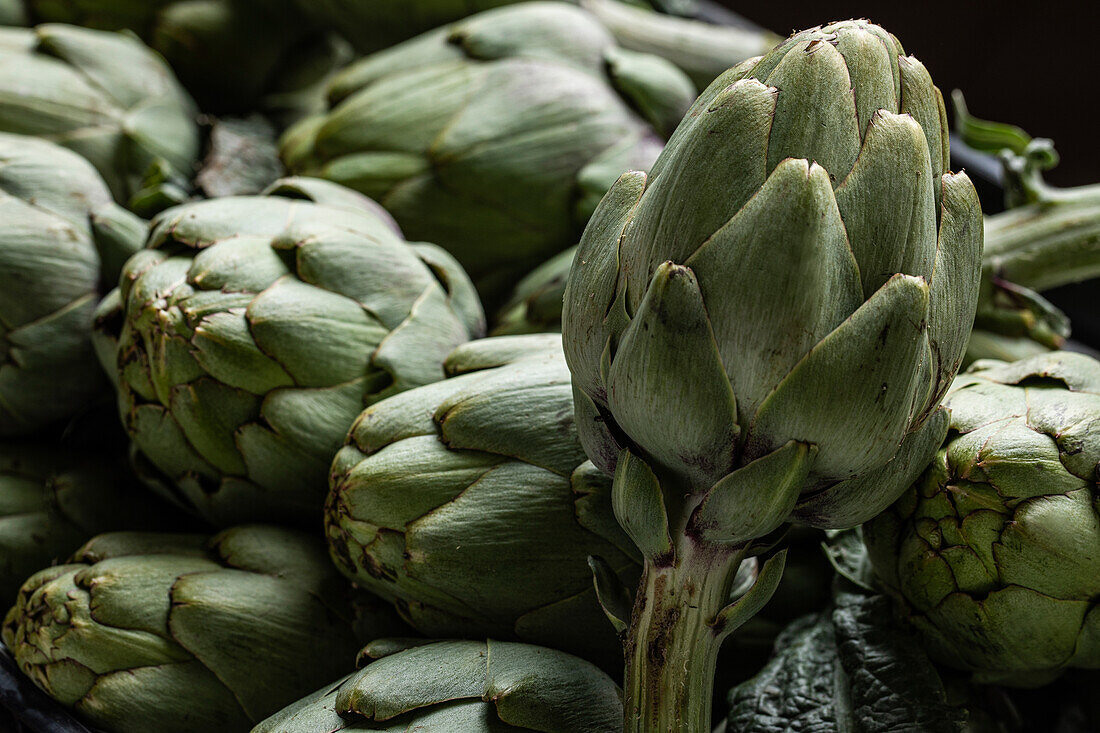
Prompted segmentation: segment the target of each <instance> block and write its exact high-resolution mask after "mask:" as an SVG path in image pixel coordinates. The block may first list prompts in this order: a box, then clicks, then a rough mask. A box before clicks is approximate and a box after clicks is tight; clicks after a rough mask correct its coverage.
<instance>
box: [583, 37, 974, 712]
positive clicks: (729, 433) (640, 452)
mask: <svg viewBox="0 0 1100 733" xmlns="http://www.w3.org/2000/svg"><path fill="white" fill-rule="evenodd" d="M948 153H949V151H948V131H947V127H946V113H945V111H944V106H943V99H942V97H941V95H940V93H939V91H938V90H937V89H936V88H935V87H934V86H933V84H932V81H931V79H930V78H929V76H928V72H927V71H926V70H925V68H924V66H923V65H922V64H920V62H918V61H916V60H915V59H914V58H912V57H908V56H905V55H904V52H903V50H902V48H901V46H900V44H899V43H898V41H897V40H896V39H895V38H894V37H893V36H891V35H890V34H889V33H887V32H886V31H884V30H883V29H881V28H879V27H878V26H874V25H871V24H870V23H867V22H865V21H848V22H843V23H837V24H835V25H830V26H825V27H822V28H816V29H812V30H809V31H805V32H802V33H799V34H796V35H794V36H792V38H791V39H789V40H788V41H786V42H785V43H783V44H781V45H779V46H777V47H776V49H775V50H773V51H771V52H770V53H768V54H766V55H765V56H764V57H763V58H761V59H759V60H753V61H750V62H746V63H744V64H742V65H740V66H739V67H736V68H734V69H731V70H730V71H728V72H727V73H725V74H724V75H722V76H721V77H719V79H718V80H716V81H715V83H714V84H712V85H711V87H710V88H709V89H708V90H707V92H705V93H704V94H703V95H702V97H700V99H699V101H698V102H697V103H696V104H695V105H694V107H693V108H692V110H691V111H690V112H689V114H688V116H687V117H686V118H685V120H684V122H683V124H682V125H681V126H680V128H679V129H678V130H677V131H676V133H675V135H673V137H672V139H671V140H670V141H669V143H668V146H667V147H666V148H665V150H664V152H663V153H662V154H661V157H660V158H659V159H658V161H657V163H656V164H655V165H654V166H653V170H652V174H651V175H650V176H648V177H647V176H646V174H644V173H636V172H631V173H627V174H625V175H623V176H622V177H621V178H620V179H619V181H618V182H617V183H616V184H615V186H614V187H613V188H612V189H611V191H610V192H609V193H608V195H607V196H606V197H605V198H604V200H603V202H602V203H601V204H600V207H599V208H598V209H597V211H596V213H595V214H594V216H593V218H592V221H591V222H590V223H589V225H588V229H587V230H586V231H585V234H584V238H583V239H582V241H581V245H580V249H579V250H578V253H577V256H576V258H575V260H574V265H573V270H572V272H571V274H570V280H569V284H568V286H567V288H566V294H565V309H564V312H563V321H562V326H563V333H564V343H565V352H566V357H567V359H568V362H569V366H570V369H571V371H572V373H573V384H574V389H575V403H576V408H577V427H578V431H579V433H580V436H581V441H582V443H583V444H584V446H585V449H586V452H587V454H588V456H589V458H591V459H592V460H593V462H594V463H596V465H598V466H600V467H601V468H603V469H604V470H605V471H608V472H610V471H615V470H617V473H616V477H615V488H614V491H613V500H614V505H615V511H616V515H617V517H618V519H619V521H620V523H621V524H622V525H623V526H624V528H626V529H627V531H628V533H629V534H630V535H631V537H632V538H633V539H634V541H635V543H636V544H637V545H638V546H639V548H641V550H642V552H643V554H644V555H645V557H646V572H645V576H644V577H643V580H642V584H641V586H640V589H641V591H640V593H642V594H643V595H644V600H639V601H638V602H637V605H636V606H635V608H634V611H633V614H632V616H631V618H632V623H633V626H632V630H631V634H632V636H631V639H630V640H629V642H628V648H627V655H628V673H627V682H626V686H625V691H626V700H627V705H626V707H627V715H628V719H629V721H630V724H629V726H628V730H637V731H642V730H665V729H674V730H680V729H683V730H687V731H701V730H709V725H710V719H709V714H710V695H711V691H710V684H711V682H712V679H711V676H712V675H713V664H714V661H713V660H714V654H715V653H716V649H717V646H718V645H719V644H720V643H721V640H722V639H723V638H724V636H725V635H728V634H729V633H730V632H731V631H732V630H733V628H735V627H736V626H737V625H738V624H739V623H741V622H743V621H744V620H745V618H746V617H748V616H751V615H753V614H754V613H755V611H756V610H758V604H759V603H760V601H761V600H762V599H766V597H767V595H768V593H769V592H770V591H769V589H768V586H767V585H765V586H762V587H761V590H760V594H759V595H756V596H752V597H750V598H749V599H748V600H746V601H745V603H744V604H742V605H740V606H738V605H736V604H735V605H734V606H728V605H727V604H728V603H729V599H730V593H729V591H730V587H731V584H732V582H733V578H734V572H735V570H736V568H737V566H738V564H739V563H740V562H741V559H742V558H743V557H744V556H745V554H746V553H749V552H752V551H753V548H752V543H753V542H754V541H755V540H757V539H758V538H765V537H766V536H767V535H768V534H769V533H771V532H773V531H774V530H776V529H778V528H780V527H781V525H782V524H783V523H785V522H790V521H794V522H796V523H801V524H808V525H811V526H816V527H822V528H842V527H846V526H852V525H855V524H858V523H860V522H862V521H865V520H867V519H869V518H871V517H872V516H874V515H875V514H877V513H878V512H879V511H881V510H882V509H884V508H886V507H887V506H889V505H890V503H892V502H893V501H894V499H896V498H897V496H898V495H899V494H900V493H901V492H902V491H904V489H905V488H906V487H907V486H908V484H909V483H910V482H911V481H912V480H913V478H915V476H916V475H917V474H918V473H919V471H920V470H921V468H923V466H924V465H925V464H926V462H927V459H928V458H929V457H930V456H931V455H932V453H933V452H934V451H935V449H936V446H938V445H939V443H940V441H941V440H942V438H943V436H944V434H945V432H946V430H947V415H946V412H945V411H944V410H942V409H939V403H940V400H941V399H942V396H943V394H944V393H945V392H946V391H947V388H948V386H949V385H950V383H951V380H952V379H953V378H954V376H955V373H956V371H957V370H958V368H959V365H960V363H961V361H962V357H963V352H964V350H965V348H966V343H967V340H968V337H969V335H970V330H971V324H972V322H973V317H974V310H975V306H976V302H977V296H978V286H979V279H980V261H981V260H980V258H981V250H982V220H981V210H980V207H979V202H978V198H977V194H976V192H975V191H974V187H973V185H972V184H971V182H970V180H969V179H968V178H967V177H966V176H965V175H964V174H958V175H955V174H952V173H950V172H948V170H947V167H948V161H949V154H948ZM762 544H763V545H764V546H765V547H766V546H767V545H768V544H770V542H769V541H767V540H765V541H763V542H762ZM777 562H780V561H779V559H778V558H777ZM776 574H777V573H776V572H775V571H774V570H772V571H769V570H768V568H767V567H765V569H764V570H763V571H762V577H764V578H766V579H767V582H768V584H774V583H775V578H776ZM669 619H673V620H672V621H670V620H669ZM627 620H628V619H623V621H624V622H626V621H627ZM654 645H656V647H657V648H660V649H661V652H660V653H657V652H655V651H654V649H655V646H654ZM700 665H702V668H705V667H708V666H709V668H710V669H709V671H708V672H701V671H699V670H700V668H701V667H700ZM667 690H676V691H677V692H678V694H676V695H669V694H667ZM662 691H665V692H662Z"/></svg>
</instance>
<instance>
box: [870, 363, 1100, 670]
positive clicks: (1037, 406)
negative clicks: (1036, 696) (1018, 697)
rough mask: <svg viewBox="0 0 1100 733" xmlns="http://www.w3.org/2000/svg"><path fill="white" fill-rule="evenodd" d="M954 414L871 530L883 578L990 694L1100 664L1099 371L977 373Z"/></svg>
mask: <svg viewBox="0 0 1100 733" xmlns="http://www.w3.org/2000/svg"><path fill="white" fill-rule="evenodd" d="M944 404H945V406H946V407H948V408H950V410H951V417H950V428H951V431H950V433H949V434H948V435H947V437H946V439H945V440H944V442H943V445H942V448H941V449H940V450H939V452H938V453H937V454H936V457H935V459H934V460H933V461H932V463H931V464H930V465H929V466H928V467H927V469H926V470H925V471H924V472H923V473H922V474H920V476H919V477H918V478H917V479H916V480H915V481H914V482H913V483H912V485H911V487H910V488H909V489H908V490H907V491H906V492H905V494H903V495H902V497H901V498H900V499H899V500H898V501H897V502H896V503H895V504H894V505H893V506H892V507H891V508H890V509H889V510H888V511H886V512H884V513H883V514H882V515H880V516H878V517H876V518H875V519H874V520H872V521H871V522H869V523H867V524H866V525H864V539H865V542H866V544H867V547H868V550H869V553H870V557H871V561H872V564H873V566H874V569H875V573H876V575H877V576H878V578H879V579H880V581H881V582H882V584H883V585H884V586H885V587H886V589H887V590H888V591H889V592H890V593H891V594H892V595H893V596H894V597H895V598H896V600H897V601H898V603H899V605H900V607H901V609H902V610H903V611H904V613H905V615H906V617H907V618H908V619H909V620H910V621H911V622H912V624H913V625H914V626H915V627H916V629H917V631H918V632H919V634H920V637H921V639H922V641H923V643H924V645H925V647H926V648H927V650H928V651H929V653H930V654H931V655H932V656H933V658H934V659H936V660H937V661H938V662H941V663H943V664H946V665H949V666H952V667H955V668H958V669H962V670H966V671H969V672H971V673H973V675H974V677H975V678H976V680H978V681H980V682H985V683H998V684H1007V685H1018V686H1035V685H1040V684H1045V683H1047V682H1049V681H1050V680H1051V679H1053V678H1054V677H1057V676H1058V675H1059V674H1060V673H1061V672H1062V671H1063V670H1065V669H1066V668H1069V667H1085V668H1094V667H1097V666H1100V642H1098V640H1100V615H1098V613H1097V610H1096V604H1095V599H1096V597H1097V594H1098V593H1100V588H1098V587H1097V583H1098V580H1097V579H1098V578H1100V565H1098V562H1100V561H1098V559H1097V558H1100V517H1098V514H1097V507H1098V496H1100V494H1098V488H1097V480H1098V477H1100V437H1098V436H1100V418H1098V415H1100V363H1098V362H1097V361H1095V360H1094V359H1092V358H1090V357H1087V356H1084V355H1081V354H1071V353H1067V352H1050V353H1046V354H1042V355H1039V356H1035V357H1031V358H1028V359H1024V360H1022V361H1018V362H1015V363H1005V362H997V361H992V360H987V361H982V362H978V363H976V364H975V365H974V366H973V367H972V368H971V370H970V371H969V372H967V373H966V374H964V375H961V376H960V377H959V378H958V379H957V380H956V381H955V384H954V385H953V387H952V389H951V392H950V393H949V395H948V398H947V401H946V402H945V403H944Z"/></svg>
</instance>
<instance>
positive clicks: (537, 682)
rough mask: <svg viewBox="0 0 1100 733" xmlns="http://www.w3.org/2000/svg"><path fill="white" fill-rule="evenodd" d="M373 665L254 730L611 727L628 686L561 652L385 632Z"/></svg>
mask: <svg viewBox="0 0 1100 733" xmlns="http://www.w3.org/2000/svg"><path fill="white" fill-rule="evenodd" d="M361 659H362V660H363V661H365V666H363V667H362V669H360V670H359V671H358V672H355V673H353V674H351V675H349V676H347V677H345V678H344V679H342V680H338V681H337V682H334V683H332V684H330V685H328V686H326V687H324V688H322V689H320V690H318V691H317V692H316V693H314V694H313V695H310V696H309V697H306V698H304V699H303V700H300V701H298V702H296V703H294V704H292V705H290V706H289V707H287V708H285V709H284V710H282V711H280V712H278V713H277V714H275V715H273V716H272V717H270V718H268V719H267V720H265V721H263V722H262V723H261V724H260V725H258V726H256V728H255V729H254V730H253V733H323V732H324V731H335V730H343V729H345V728H347V727H348V726H349V725H350V726H352V727H355V728H358V727H363V728H374V729H382V728H383V726H384V727H385V729H389V730H441V731H443V730H448V731H466V732H468V733H490V732H491V731H497V730H505V729H506V730H510V731H542V732H543V733H605V732H606V731H610V730H615V729H617V728H618V727H619V726H620V725H621V721H622V715H623V712H622V707H623V703H622V692H621V690H620V689H619V688H618V686H617V685H616V684H615V683H614V682H613V681H612V680H611V678H610V677H608V676H607V675H605V674H604V673H603V672H601V671H600V670H599V669H597V668H596V667H594V666H592V665H591V664H589V663H588V662H585V661H584V660H581V659H578V658H577V657H574V656H571V655H569V654H565V653H563V652H560V651H556V650H553V649H545V648H540V647H536V646H530V645H527V644H516V643H513V642H503V641H495V640H489V641H426V640H402V639H380V640H378V641H375V642H372V643H371V644H370V645H369V646H367V648H365V649H364V650H363V652H362V654H361Z"/></svg>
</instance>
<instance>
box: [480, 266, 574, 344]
mask: <svg viewBox="0 0 1100 733" xmlns="http://www.w3.org/2000/svg"><path fill="white" fill-rule="evenodd" d="M576 254H577V248H576V247H573V248H571V249H567V250H565V251H564V252H561V253H560V254H557V255H555V256H554V257H552V258H551V259H549V260H547V261H546V262H544V263H543V264H541V265H539V266H538V267H536V268H535V269H534V270H532V271H531V272H530V273H528V274H527V276H526V277H524V278H523V279H522V280H520V281H519V282H518V283H516V287H515V290H513V291H512V296H511V297H510V298H509V299H508V302H507V303H505V304H504V306H503V307H501V309H500V310H499V311H498V312H497V318H496V324H495V325H494V326H493V335H494V336H509V335H519V334H525V333H554V332H558V333H561V303H562V299H563V298H564V297H565V283H566V281H567V280H568V279H569V270H570V269H571V268H572V267H573V257H574V256H575V255H576Z"/></svg>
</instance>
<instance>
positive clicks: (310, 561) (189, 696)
mask: <svg viewBox="0 0 1100 733" xmlns="http://www.w3.org/2000/svg"><path fill="white" fill-rule="evenodd" d="M355 600H357V599H354V598H353V597H352V595H351V594H350V592H349V590H348V589H347V588H346V587H345V585H344V583H343V582H342V579H341V578H340V576H339V575H338V574H337V573H336V571H335V569H334V568H333V567H332V564H331V563H330V562H329V561H328V558H327V557H326V555H325V551H324V546H323V544H322V543H321V542H319V541H318V540H316V539H315V538H314V537H312V536H310V535H307V534H303V533H300V532H297V531H293V530H287V529H280V528H276V527H267V526H261V525H254V526H246V527H236V528H233V529H229V530H226V531H224V532H222V533H221V534H218V535H216V536H214V537H213V538H207V537H204V536H202V535H181V534H153V533H136V532H134V533H129V532H119V533H113V534H105V535H100V536H99V537H96V538H95V539H93V540H91V541H90V542H88V544H86V545H84V547H82V548H81V549H80V550H78V551H77V553H76V554H75V555H74V556H73V559H72V563H71V564H69V565H59V566H57V567H53V568H48V569H46V570H42V571H40V572H38V573H36V574H35V575H33V576H31V577H30V578H29V579H28V580H27V582H26V583H25V584H24V585H23V588H22V589H21V590H20V591H19V598H18V600H17V601H16V604H15V606H14V607H13V608H12V609H11V611H9V612H8V615H7V618H6V619H5V621H4V627H3V639H4V643H5V644H6V645H7V646H8V647H9V648H10V649H11V650H12V653H13V654H14V655H15V659H16V661H17V663H18V664H19V668H20V669H21V670H22V671H23V672H24V673H25V674H26V675H27V676H29V677H30V678H31V679H32V680H34V682H35V684H37V685H38V686H39V687H41V688H42V689H43V690H45V691H46V692H47V693H48V694H50V695H51V696H52V697H54V698H55V699H57V700H58V701H59V702H61V703H63V704H64V705H66V706H68V707H71V708H72V709H74V710H75V711H76V712H77V713H78V714H79V715H80V716H81V717H82V718H84V719H85V720H87V721H88V722H89V723H91V724H92V725H95V726H100V727H103V728H106V729H108V730H110V731H113V732H115V733H127V732H129V731H135V732H137V731H151V730H155V731H163V732H164V733H170V732H172V731H180V732H181V733H183V732H186V733H193V732H194V731H219V732H224V733H230V732H231V731H247V730H248V729H249V728H250V727H251V726H252V725H254V724H255V723H257V722H259V721H260V720H263V719H264V718H265V717H267V716H268V715H270V714H272V713H273V712H275V711H277V710H279V709H280V708H281V707H283V706H284V705H287V704H288V703H290V702H293V701H294V700H296V699H298V698H299V697H301V696H302V695H304V694H307V693H308V692H309V691H310V690H313V689H316V688H317V686H318V685H320V684H324V681H325V680H331V679H333V678H334V677H338V676H339V675H341V674H345V673H346V672H347V671H348V670H349V669H351V668H352V666H353V665H352V661H353V659H354V655H355V649H356V648H357V646H358V644H357V633H356V631H357V630H358V631H359V632H360V633H368V634H370V635H372V636H373V635H378V634H393V633H395V632H396V631H398V630H399V623H398V622H397V620H396V619H395V618H394V617H392V616H390V615H389V614H388V613H387V612H386V611H385V610H384V609H382V608H373V607H371V606H364V607H361V608H358V609H357V608H356V605H355V603H354V601H355ZM357 611H358V612H360V613H368V614H370V616H369V617H367V618H361V619H359V620H358V621H357V620H356V618H355V614H356V612H357ZM357 624H358V625H357Z"/></svg>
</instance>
